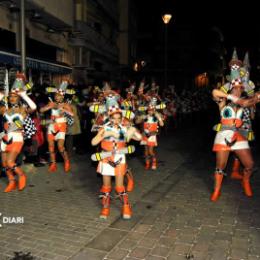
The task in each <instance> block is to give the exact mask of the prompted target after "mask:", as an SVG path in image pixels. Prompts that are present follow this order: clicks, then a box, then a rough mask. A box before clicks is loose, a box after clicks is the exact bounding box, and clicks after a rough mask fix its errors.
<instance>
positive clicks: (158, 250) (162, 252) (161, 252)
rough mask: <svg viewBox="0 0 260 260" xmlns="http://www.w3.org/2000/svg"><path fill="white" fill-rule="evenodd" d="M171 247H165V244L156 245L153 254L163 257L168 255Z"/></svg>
mask: <svg viewBox="0 0 260 260" xmlns="http://www.w3.org/2000/svg"><path fill="white" fill-rule="evenodd" d="M169 252H170V248H169V247H164V246H156V247H155V248H154V249H153V250H152V251H151V253H150V254H151V255H156V256H161V257H167V256H168V255H169Z"/></svg>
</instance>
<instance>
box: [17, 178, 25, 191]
mask: <svg viewBox="0 0 260 260" xmlns="http://www.w3.org/2000/svg"><path fill="white" fill-rule="evenodd" d="M25 186H26V176H25V174H22V175H19V181H18V189H19V191H22V190H23V189H24V188H25Z"/></svg>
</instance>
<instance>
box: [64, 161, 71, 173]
mask: <svg viewBox="0 0 260 260" xmlns="http://www.w3.org/2000/svg"><path fill="white" fill-rule="evenodd" d="M64 171H65V172H69V171H70V161H69V160H65V161H64Z"/></svg>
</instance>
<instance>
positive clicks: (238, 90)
mask: <svg viewBox="0 0 260 260" xmlns="http://www.w3.org/2000/svg"><path fill="white" fill-rule="evenodd" d="M242 92H243V87H242V85H239V86H235V87H233V89H232V90H231V94H232V95H235V96H236V97H240V96H241V94H242Z"/></svg>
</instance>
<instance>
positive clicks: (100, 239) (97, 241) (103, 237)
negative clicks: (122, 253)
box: [87, 228, 127, 251]
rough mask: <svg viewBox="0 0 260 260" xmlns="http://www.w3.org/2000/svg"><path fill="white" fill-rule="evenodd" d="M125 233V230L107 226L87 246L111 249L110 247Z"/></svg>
mask: <svg viewBox="0 0 260 260" xmlns="http://www.w3.org/2000/svg"><path fill="white" fill-rule="evenodd" d="M126 235H127V232H126V231H122V230H116V229H112V228H107V229H105V230H103V231H102V232H101V233H100V234H99V235H98V236H96V237H95V238H94V239H93V240H92V241H91V242H90V243H89V244H88V245H87V247H88V248H93V249H98V250H101V251H111V250H112V248H113V247H114V246H115V245H116V244H117V243H118V242H119V241H120V240H122V238H123V237H125V236H126Z"/></svg>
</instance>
